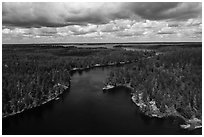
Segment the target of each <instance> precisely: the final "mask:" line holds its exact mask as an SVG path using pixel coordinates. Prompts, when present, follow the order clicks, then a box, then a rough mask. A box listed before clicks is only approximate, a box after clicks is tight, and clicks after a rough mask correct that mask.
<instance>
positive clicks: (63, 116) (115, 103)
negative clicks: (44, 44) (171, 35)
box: [2, 67, 201, 135]
mask: <svg viewBox="0 0 204 137" xmlns="http://www.w3.org/2000/svg"><path fill="white" fill-rule="evenodd" d="M113 68H114V67H100V68H94V69H91V70H87V71H81V72H80V73H78V72H76V73H74V74H73V75H72V77H71V87H70V89H69V90H67V91H65V93H64V94H63V95H62V96H60V98H59V100H55V101H52V102H50V103H48V104H45V105H42V106H41V107H39V108H36V109H32V110H28V111H25V113H22V114H17V115H15V116H12V117H8V118H6V119H3V121H2V122H3V125H2V129H3V134H11V135H12V134H34V135H35V134H37V135H41V134H48V135H51V134H56V135H60V134H70V135H75V134H78V135H79V134H94V135H106V134H110V135H111V134H115V135H129V134H130V135H131V134H166V135H168V134H176V135H177V134H201V129H197V130H193V131H188V130H184V129H181V128H180V127H179V122H180V121H179V120H176V119H175V118H166V119H158V118H149V117H147V116H145V115H144V114H142V113H141V112H140V111H139V109H138V108H137V106H136V105H135V104H134V103H133V102H132V100H131V94H130V90H129V89H127V88H123V87H118V88H114V89H113V90H111V91H110V92H103V91H102V88H103V87H104V82H105V79H106V77H107V74H108V73H109V72H110V71H111V69H113Z"/></svg>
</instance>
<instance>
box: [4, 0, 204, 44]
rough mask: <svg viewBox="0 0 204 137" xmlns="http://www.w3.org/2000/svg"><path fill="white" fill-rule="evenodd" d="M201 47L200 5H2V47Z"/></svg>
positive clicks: (196, 3)
mask: <svg viewBox="0 0 204 137" xmlns="http://www.w3.org/2000/svg"><path fill="white" fill-rule="evenodd" d="M166 41H168V42H174V41H202V3H199V2H194V3H193V2H184V3H181V2H179V3H176V2H163V3H161V2H160V3H158V2H146V3H142V2H132V3H125V2H121V3H118V2H117V3H116V2H115V3H110V2H107V3H99V2H97V3H88V2H86V3H70V2H67V3H54V2H49V3H45V2H44V3H31V2H29V3H25V2H23V3H16V2H15V3H14V2H9V3H7V2H3V3H2V42H3V43H53V42H54V43H72V42H77V43H79V42H104V43H109V42H115V43H118V42H166Z"/></svg>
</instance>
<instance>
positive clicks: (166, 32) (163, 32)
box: [157, 31, 175, 35]
mask: <svg viewBox="0 0 204 137" xmlns="http://www.w3.org/2000/svg"><path fill="white" fill-rule="evenodd" d="M157 34H160V35H166V34H175V32H173V31H161V32H157Z"/></svg>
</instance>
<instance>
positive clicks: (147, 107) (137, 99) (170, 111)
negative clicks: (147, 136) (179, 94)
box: [103, 84, 202, 130]
mask: <svg viewBox="0 0 204 137" xmlns="http://www.w3.org/2000/svg"><path fill="white" fill-rule="evenodd" d="M119 86H123V87H126V88H129V89H131V91H132V92H131V95H132V97H131V100H132V101H133V102H134V104H135V105H136V106H138V107H139V109H140V111H141V112H142V113H144V114H145V115H147V116H149V117H157V118H165V117H170V116H173V117H178V118H181V119H182V120H183V121H184V122H185V124H182V125H180V127H181V128H183V129H188V130H194V129H198V128H202V120H201V119H198V118H195V117H194V118H191V119H186V118H185V117H183V116H182V115H180V114H179V113H178V112H177V111H176V110H175V108H174V107H170V108H168V106H165V107H166V111H165V112H161V111H160V110H159V108H158V107H157V106H156V102H155V101H154V100H150V99H148V101H147V103H146V102H144V101H143V100H142V93H137V91H135V90H134V88H133V87H131V86H130V84H116V85H109V84H107V85H106V86H105V87H104V88H103V90H104V89H105V90H111V89H113V88H115V87H119ZM108 87H111V88H108Z"/></svg>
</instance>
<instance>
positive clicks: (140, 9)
mask: <svg viewBox="0 0 204 137" xmlns="http://www.w3.org/2000/svg"><path fill="white" fill-rule="evenodd" d="M125 7H127V8H128V9H130V11H132V12H134V13H135V14H136V15H139V16H140V17H142V18H144V19H148V20H164V19H174V20H184V19H189V18H194V17H197V16H199V15H201V12H202V10H201V9H202V3H198V2H197V3H189V2H186V3H176V2H153V3H149V2H147V3H126V5H125Z"/></svg>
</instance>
